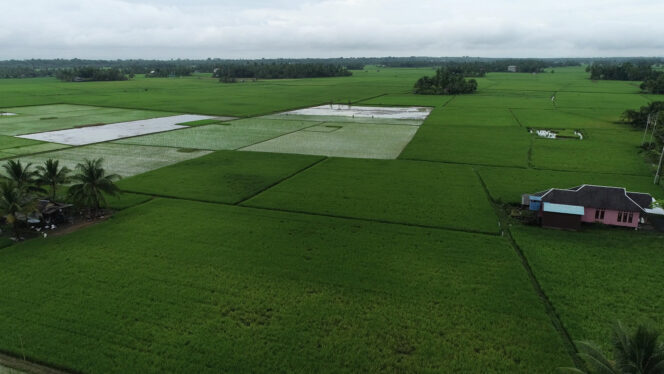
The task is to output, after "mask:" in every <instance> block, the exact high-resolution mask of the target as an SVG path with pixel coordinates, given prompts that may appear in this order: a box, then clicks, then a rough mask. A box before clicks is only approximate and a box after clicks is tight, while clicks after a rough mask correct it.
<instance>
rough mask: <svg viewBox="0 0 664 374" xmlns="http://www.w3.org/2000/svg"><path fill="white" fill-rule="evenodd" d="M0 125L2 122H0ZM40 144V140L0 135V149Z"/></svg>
mask: <svg viewBox="0 0 664 374" xmlns="http://www.w3.org/2000/svg"><path fill="white" fill-rule="evenodd" d="M0 125H2V122H0ZM37 144H42V142H40V141H37V140H30V139H23V138H15V137H13V136H6V135H0V149H1V150H5V149H9V148H18V147H25V146H30V145H37Z"/></svg>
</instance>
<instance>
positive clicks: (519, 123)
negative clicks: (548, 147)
mask: <svg viewBox="0 0 664 374" xmlns="http://www.w3.org/2000/svg"><path fill="white" fill-rule="evenodd" d="M512 109H515V108H507V110H509V111H510V114H511V115H512V118H514V120H515V121H516V123H517V124H518V125H519V127H523V124H522V123H521V121H519V117H517V116H516V114H514V111H513V110H512Z"/></svg>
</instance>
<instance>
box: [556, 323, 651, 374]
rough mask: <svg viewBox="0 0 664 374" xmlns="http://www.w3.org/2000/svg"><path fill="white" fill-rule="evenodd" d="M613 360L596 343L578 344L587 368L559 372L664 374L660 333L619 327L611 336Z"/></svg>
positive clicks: (646, 328) (639, 328)
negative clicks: (629, 330)
mask: <svg viewBox="0 0 664 374" xmlns="http://www.w3.org/2000/svg"><path fill="white" fill-rule="evenodd" d="M611 345H612V346H613V359H610V358H609V357H607V356H606V355H604V353H602V350H601V349H600V348H599V347H598V346H597V345H596V344H594V343H592V342H588V341H579V342H576V346H577V347H578V349H579V353H578V356H579V358H581V359H582V360H583V362H584V363H585V365H586V367H585V368H559V369H558V371H559V372H563V373H576V374H664V343H662V341H661V339H660V333H659V332H658V331H657V330H655V329H653V328H651V327H648V326H644V325H640V326H638V327H637V328H636V329H635V330H634V331H633V332H631V333H629V332H627V331H626V330H625V328H624V327H623V326H622V324H620V323H617V324H616V326H615V327H614V329H613V334H612V336H611Z"/></svg>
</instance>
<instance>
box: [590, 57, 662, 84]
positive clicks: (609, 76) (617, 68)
mask: <svg viewBox="0 0 664 374" xmlns="http://www.w3.org/2000/svg"><path fill="white" fill-rule="evenodd" d="M652 65H653V63H652V62H649V61H637V62H625V63H622V64H606V63H594V64H592V65H590V66H588V67H587V68H586V71H587V72H589V73H590V79H592V80H616V81H642V80H646V79H648V78H649V77H650V76H651V75H652V74H653V73H654V71H653V69H652Z"/></svg>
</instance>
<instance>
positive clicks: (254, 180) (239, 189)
mask: <svg viewBox="0 0 664 374" xmlns="http://www.w3.org/2000/svg"><path fill="white" fill-rule="evenodd" d="M321 159H322V158H321V157H312V156H299V155H288V154H268V153H254V152H232V151H218V152H214V153H211V154H209V155H207V156H203V157H199V158H196V159H193V160H189V161H185V162H180V163H177V164H175V165H171V166H167V167H164V168H161V169H157V170H153V171H151V172H148V173H144V174H141V175H138V176H135V177H132V178H128V179H125V180H122V181H121V182H120V183H119V186H120V187H121V188H122V189H123V190H126V191H132V192H140V193H143V194H152V195H158V196H171V197H177V198H183V199H193V200H203V201H213V202H220V203H230V204H234V203H237V202H240V201H242V200H244V199H246V198H248V197H250V196H252V195H254V194H256V193H258V192H260V191H262V190H264V189H266V188H267V187H269V186H271V185H273V184H275V183H277V182H279V181H280V180H282V179H284V178H286V177H288V176H290V175H292V174H295V173H297V172H298V171H300V170H302V169H304V168H306V167H308V166H310V165H311V164H313V163H315V162H317V161H320V160H321Z"/></svg>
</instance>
